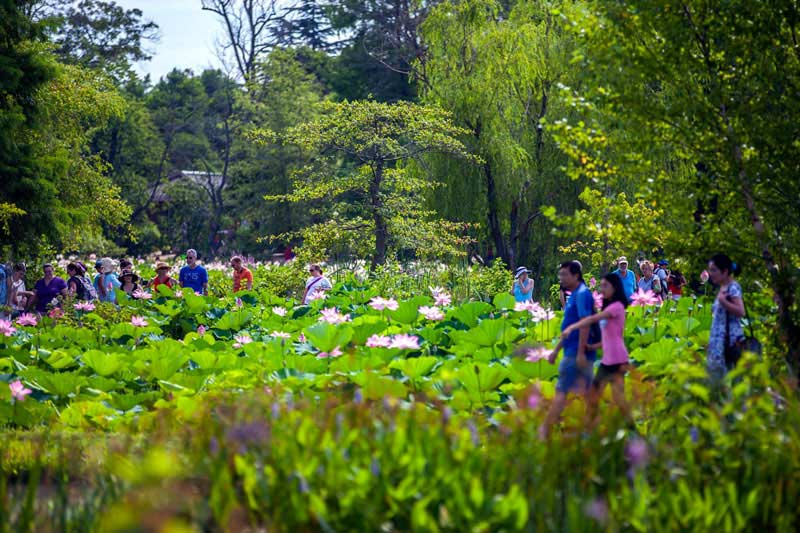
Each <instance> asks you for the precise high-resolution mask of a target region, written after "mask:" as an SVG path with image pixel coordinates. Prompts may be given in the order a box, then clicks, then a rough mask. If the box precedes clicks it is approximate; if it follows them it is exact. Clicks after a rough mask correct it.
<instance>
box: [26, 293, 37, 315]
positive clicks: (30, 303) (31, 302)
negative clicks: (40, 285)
mask: <svg viewBox="0 0 800 533" xmlns="http://www.w3.org/2000/svg"><path fill="white" fill-rule="evenodd" d="M38 299H39V298H38V297H37V295H36V291H33V296H31V297H30V298H28V305H26V306H25V310H26V311H30V310H31V309H33V308H34V306H35V305H36V300H38Z"/></svg>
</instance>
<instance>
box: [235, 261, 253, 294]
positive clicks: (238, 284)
mask: <svg viewBox="0 0 800 533" xmlns="http://www.w3.org/2000/svg"><path fill="white" fill-rule="evenodd" d="M242 280H244V282H245V283H244V287H242ZM248 281H249V282H250V283H253V273H252V272H250V270H249V269H248V268H246V267H242V270H241V272H236V270H234V271H233V292H239V291H241V290H244V289H246V288H247V282H248Z"/></svg>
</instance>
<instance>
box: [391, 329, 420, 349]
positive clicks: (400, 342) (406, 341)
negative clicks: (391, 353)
mask: <svg viewBox="0 0 800 533" xmlns="http://www.w3.org/2000/svg"><path fill="white" fill-rule="evenodd" d="M389 348H397V349H398V350H419V337H416V336H414V335H407V334H405V333H403V334H400V335H395V336H394V337H392V342H390V343H389Z"/></svg>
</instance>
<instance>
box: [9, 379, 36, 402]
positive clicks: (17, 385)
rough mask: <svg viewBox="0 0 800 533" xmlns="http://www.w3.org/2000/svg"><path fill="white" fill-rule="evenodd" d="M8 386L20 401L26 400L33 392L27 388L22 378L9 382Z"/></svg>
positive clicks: (13, 395) (12, 394)
mask: <svg viewBox="0 0 800 533" xmlns="http://www.w3.org/2000/svg"><path fill="white" fill-rule="evenodd" d="M8 388H9V389H11V397H12V398H14V399H15V400H16V401H18V402H22V401H25V396H27V395H28V394H30V393H32V392H33V391H32V390H31V389H28V388H26V387H25V385H23V384H22V382H21V381H20V380H17V381H14V382H11V383H9V384H8Z"/></svg>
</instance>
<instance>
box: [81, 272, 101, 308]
mask: <svg viewBox="0 0 800 533" xmlns="http://www.w3.org/2000/svg"><path fill="white" fill-rule="evenodd" d="M79 279H80V280H81V286H83V299H84V300H86V301H87V302H93V301H95V300H97V291H96V290H95V288H94V285H93V284H92V282H91V281H89V278H87V277H86V276H81V277H80V278H79Z"/></svg>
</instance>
